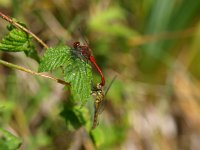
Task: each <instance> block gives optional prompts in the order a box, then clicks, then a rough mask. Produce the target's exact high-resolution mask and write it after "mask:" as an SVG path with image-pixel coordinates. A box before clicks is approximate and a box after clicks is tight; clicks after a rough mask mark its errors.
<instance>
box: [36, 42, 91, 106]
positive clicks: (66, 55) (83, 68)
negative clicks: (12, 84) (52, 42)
mask: <svg viewBox="0 0 200 150" xmlns="http://www.w3.org/2000/svg"><path fill="white" fill-rule="evenodd" d="M61 66H62V68H63V69H64V72H65V76H64V80H65V81H66V82H69V83H70V84H71V91H72V95H73V96H74V99H76V100H79V101H81V102H86V101H87V100H88V98H89V97H90V92H91V81H92V70H91V66H90V65H89V64H88V63H86V62H85V61H84V60H82V59H80V58H79V57H78V56H76V55H75V54H73V52H72V51H71V49H70V48H69V47H68V46H66V45H59V46H57V47H54V48H49V49H47V51H46V52H45V54H44V57H43V58H42V60H41V63H40V66H39V72H47V71H51V70H54V69H56V68H58V67H61Z"/></svg>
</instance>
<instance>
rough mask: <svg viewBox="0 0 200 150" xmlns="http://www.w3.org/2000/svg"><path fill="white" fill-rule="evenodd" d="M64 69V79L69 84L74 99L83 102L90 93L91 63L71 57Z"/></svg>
mask: <svg viewBox="0 0 200 150" xmlns="http://www.w3.org/2000/svg"><path fill="white" fill-rule="evenodd" d="M64 69H65V77H64V80H65V81H66V82H69V83H70V84H71V91H72V95H73V96H74V99H75V100H80V101H81V102H82V104H84V103H85V102H87V100H88V98H89V97H90V94H91V81H92V68H91V65H89V64H88V63H86V62H85V61H83V60H81V59H80V58H76V57H71V59H70V60H69V61H68V64H67V65H66V67H65V68H64Z"/></svg>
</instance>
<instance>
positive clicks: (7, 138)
mask: <svg viewBox="0 0 200 150" xmlns="http://www.w3.org/2000/svg"><path fill="white" fill-rule="evenodd" d="M21 144H22V141H21V140H20V139H19V138H17V137H16V136H14V135H12V134H11V133H10V132H8V131H6V130H5V129H2V128H0V149H2V150H17V149H18V148H19V147H20V145H21Z"/></svg>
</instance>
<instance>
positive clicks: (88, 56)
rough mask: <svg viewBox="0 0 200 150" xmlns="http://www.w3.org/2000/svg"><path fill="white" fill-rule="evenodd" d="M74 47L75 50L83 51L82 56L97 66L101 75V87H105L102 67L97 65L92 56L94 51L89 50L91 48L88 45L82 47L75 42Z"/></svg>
mask: <svg viewBox="0 0 200 150" xmlns="http://www.w3.org/2000/svg"><path fill="white" fill-rule="evenodd" d="M73 47H74V49H76V50H79V51H81V54H82V55H83V56H84V57H85V58H86V59H87V60H89V61H90V62H91V63H92V64H93V65H94V66H95V68H96V69H97V71H98V72H99V74H100V75H101V83H100V85H101V86H104V85H105V84H106V81H105V78H104V75H103V73H102V71H101V69H100V67H99V66H98V64H97V63H96V59H95V58H94V56H93V55H92V50H91V49H90V48H89V46H88V45H81V44H80V42H74V43H73Z"/></svg>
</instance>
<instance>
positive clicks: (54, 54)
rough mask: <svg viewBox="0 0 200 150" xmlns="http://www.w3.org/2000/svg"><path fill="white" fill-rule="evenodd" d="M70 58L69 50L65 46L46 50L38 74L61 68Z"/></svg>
mask: <svg viewBox="0 0 200 150" xmlns="http://www.w3.org/2000/svg"><path fill="white" fill-rule="evenodd" d="M70 56H71V54H70V48H69V47H67V46H66V45H59V46H57V47H54V48H49V49H47V51H46V52H45V54H44V57H43V58H42V60H41V62H40V66H39V72H47V71H51V70H54V69H56V68H58V67H61V66H63V65H64V64H65V63H66V62H67V61H68V59H70Z"/></svg>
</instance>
